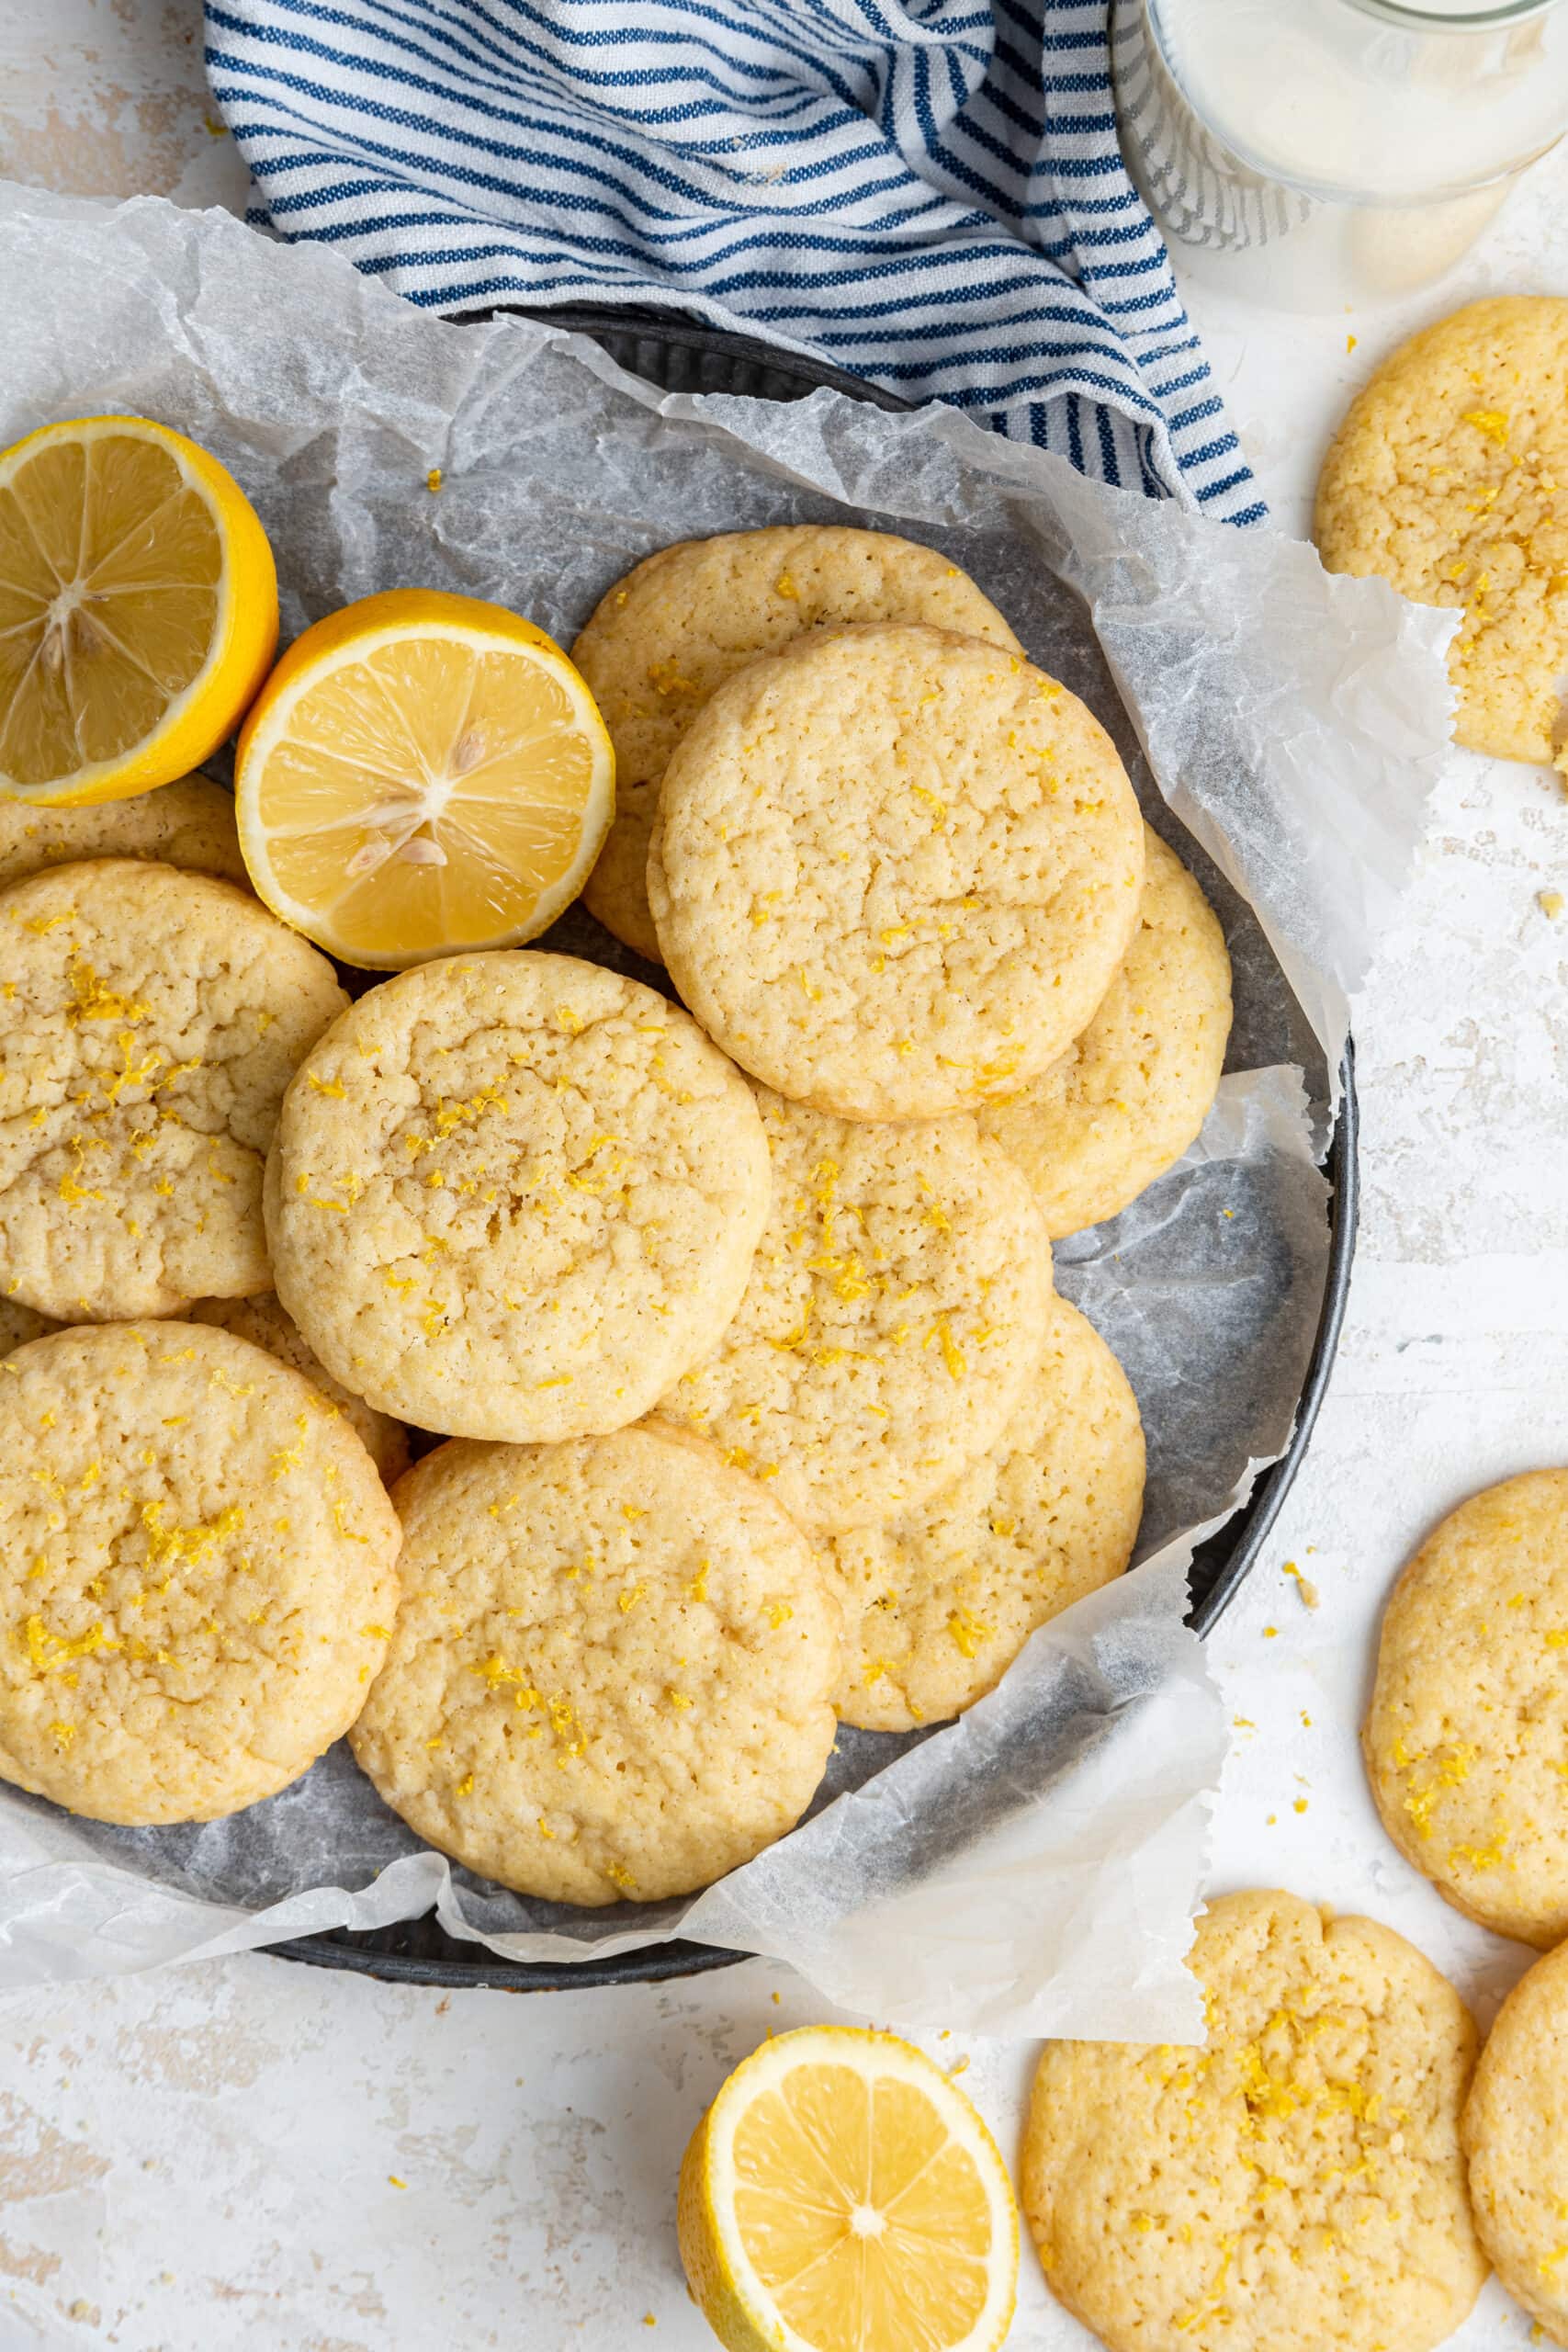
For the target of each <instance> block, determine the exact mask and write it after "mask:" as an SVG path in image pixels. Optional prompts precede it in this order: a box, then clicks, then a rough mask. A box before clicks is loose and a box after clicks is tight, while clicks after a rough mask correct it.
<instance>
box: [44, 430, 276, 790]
mask: <svg viewBox="0 0 1568 2352" xmlns="http://www.w3.org/2000/svg"><path fill="white" fill-rule="evenodd" d="M276 643H277V578H276V571H275V569H274V566H273V560H272V550H271V548H269V547H268V545H267V540H266V534H265V531H264V530H263V529H262V526H261V524H260V522H259V521H258V519H257V517H256V515H255V513H254V509H253V508H252V506H251V504H250V503H249V501H248V500H247V499H246V497H245V494H244V492H243V491H242V490H241V488H240V486H239V484H238V482H236V481H234V480H233V478H232V476H231V474H229V473H228V472H227V471H226V470H225V469H224V468H223V467H222V466H220V464H219V463H218V460H217V459H216V458H212V457H209V455H208V453H207V451H206V450H205V449H201V448H198V447H197V445H196V443H195V442H194V441H188V440H186V437H185V435H183V434H179V433H172V432H170V431H169V430H168V428H167V427H166V426H164V425H161V424H152V423H151V422H149V421H148V420H147V419H146V418H143V417H131V416H97V417H78V418H73V419H72V420H70V421H68V422H66V423H64V424H50V425H45V426H44V427H42V429H41V430H40V431H39V432H37V433H33V434H29V435H28V438H27V439H26V440H25V441H18V442H17V444H16V446H15V447H13V448H10V449H7V450H6V451H5V452H4V454H3V455H0V791H3V792H5V793H6V794H9V795H10V796H12V797H15V798H18V799H26V800H30V801H33V802H36V803H39V804H40V805H42V806H44V807H51V808H61V807H81V806H84V805H85V804H87V803H90V802H93V801H102V800H119V799H126V798H129V797H130V796H131V795H132V794H135V793H141V792H151V791H152V790H154V789H155V788H156V787H157V786H160V785H164V784H172V783H173V782H175V779H176V778H177V777H179V776H183V775H187V774H188V773H189V772H190V770H191V769H192V768H194V767H197V766H198V765H199V764H200V763H201V762H202V761H203V760H205V759H207V758H209V756H210V754H211V753H212V752H215V751H216V750H217V748H218V746H219V744H220V743H221V742H222V741H224V740H225V738H226V737H228V736H229V735H231V734H232V733H233V731H234V729H235V727H236V726H237V725H238V723H239V721H240V719H241V718H242V717H243V713H244V711H245V708H246V707H247V706H248V704H249V703H250V700H251V698H252V696H253V695H254V693H255V691H256V688H257V687H258V686H259V685H260V684H261V682H262V679H263V678H264V677H265V674H266V670H267V666H268V664H269V662H271V660H272V656H273V652H274V650H275V649H276Z"/></svg>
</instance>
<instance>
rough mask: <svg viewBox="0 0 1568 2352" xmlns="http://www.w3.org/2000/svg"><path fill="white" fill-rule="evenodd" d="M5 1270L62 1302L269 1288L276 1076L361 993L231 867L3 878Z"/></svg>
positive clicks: (0, 982)
mask: <svg viewBox="0 0 1568 2352" xmlns="http://www.w3.org/2000/svg"><path fill="white" fill-rule="evenodd" d="M0 995H3V996H4V998H5V1000H6V1004H5V1012H6V1019H5V1024H4V1031H3V1034H0V1288H3V1289H5V1290H6V1291H7V1292H8V1294H9V1295H11V1296H12V1297H14V1298H18V1299H20V1300H21V1301H22V1302H23V1304H24V1305H26V1306H35V1307H37V1308H38V1309H39V1312H40V1313H42V1314H45V1315H52V1316H57V1317H60V1318H61V1319H62V1320H64V1321H70V1322H79V1321H84V1320H89V1319H90V1320H98V1321H102V1320H107V1319H110V1318H113V1317H120V1316H129V1315H168V1314H172V1313H174V1312H175V1311H176V1310H177V1309H178V1308H180V1307H182V1306H186V1305H187V1304H188V1303H189V1302H190V1301H191V1300H192V1299H194V1298H201V1297H204V1296H213V1297H234V1296H239V1295H243V1294H245V1293H247V1292H250V1291H260V1290H265V1289H266V1287H267V1282H268V1275H267V1261H266V1237H265V1231H264V1228H263V1224H262V1205H261V1191H262V1170H263V1166H264V1163H265V1158H266V1150H267V1146H268V1144H269V1143H270V1142H271V1140H272V1130H273V1125H274V1123H275V1121H276V1116H277V1106H278V1103H279V1102H280V1101H281V1100H282V1096H283V1090H284V1088H285V1087H286V1086H287V1084H288V1080H289V1078H290V1076H291V1075H292V1073H293V1071H294V1069H295V1067H296V1066H297V1064H298V1063H299V1060H300V1058H301V1057H302V1056H303V1054H304V1053H305V1050H306V1048H307V1047H308V1046H310V1045H313V1044H314V1042H315V1040H316V1038H317V1037H319V1036H320V1035H321V1031H322V1030H323V1029H324V1028H325V1027H326V1025H327V1023H328V1022H329V1021H331V1019H332V1018H333V1014H334V1013H335V1012H338V1010H339V1009H340V1007H341V1006H342V1005H344V1003H345V1002H346V1001H347V1000H346V999H345V997H344V992H343V990H342V989H340V988H339V986H338V984H337V980H336V978H335V976H334V974H333V967H332V966H331V965H330V964H329V963H328V962H327V959H326V957H325V956H319V955H318V954H317V953H316V950H315V949H314V948H313V947H310V946H308V945H307V944H306V943H305V942H304V940H302V939H300V938H299V937H298V936H297V935H296V934H295V933H293V932H291V931H289V930H288V929H287V928H286V927H285V925H284V924H282V923H280V922H276V920H275V918H274V917H273V916H271V915H269V914H268V913H267V912H266V910H265V908H263V907H259V906H258V905H257V904H256V902H255V900H254V899H252V898H247V897H246V896H245V894H244V893H243V891H240V890H236V889H235V888H233V886H232V885H231V883H228V882H219V881H214V880H211V879H209V877H208V876H205V875H198V874H180V873H176V872H175V869H174V867H173V866H169V865H141V864H139V863H138V862H137V861H136V860H134V859H130V858H105V859H100V860H96V861H94V862H92V863H90V864H86V865H57V866H54V867H51V869H50V871H49V872H47V873H43V874H35V875H32V876H29V877H28V879H27V880H26V881H23V882H16V883H13V884H12V886H11V888H9V889H8V890H6V892H4V893H3V894H0Z"/></svg>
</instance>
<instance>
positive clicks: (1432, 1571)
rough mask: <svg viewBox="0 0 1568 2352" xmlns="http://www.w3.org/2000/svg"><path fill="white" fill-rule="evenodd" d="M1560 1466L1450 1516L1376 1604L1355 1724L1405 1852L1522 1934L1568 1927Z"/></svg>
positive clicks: (1387, 1819)
mask: <svg viewBox="0 0 1568 2352" xmlns="http://www.w3.org/2000/svg"><path fill="white" fill-rule="evenodd" d="M1565 1540H1568V1470H1533V1471H1527V1472H1526V1473H1525V1474H1524V1476H1522V1477H1518V1478H1508V1479H1506V1480H1505V1481H1504V1482H1503V1484H1502V1485H1501V1486H1496V1487H1486V1488H1485V1489H1484V1490H1483V1492H1482V1493H1481V1494H1478V1495H1472V1496H1471V1497H1470V1498H1469V1500H1468V1501H1466V1502H1462V1503H1461V1504H1460V1506H1459V1508H1458V1510H1453V1511H1450V1514H1449V1516H1448V1518H1447V1519H1445V1520H1444V1521H1442V1522H1441V1524H1440V1525H1439V1526H1438V1527H1437V1528H1435V1529H1434V1530H1433V1532H1432V1533H1431V1534H1430V1535H1429V1536H1428V1537H1427V1541H1426V1542H1425V1543H1424V1544H1422V1545H1421V1547H1420V1549H1419V1551H1418V1552H1416V1555H1415V1556H1414V1557H1413V1558H1412V1559H1411V1560H1410V1561H1409V1562H1408V1564H1407V1565H1406V1566H1405V1568H1404V1572H1403V1573H1402V1575H1401V1576H1400V1578H1399V1581H1398V1583H1397V1584H1396V1585H1395V1586H1394V1589H1393V1594H1392V1596H1391V1598H1390V1600H1389V1603H1388V1607H1387V1609H1386V1611H1384V1614H1383V1622H1382V1636H1381V1639H1380V1642H1379V1645H1378V1664H1377V1679H1376V1681H1375V1683H1374V1685H1373V1689H1372V1697H1371V1705H1370V1707H1369V1708H1368V1711H1367V1720H1366V1724H1365V1726H1364V1728H1363V1731H1362V1735H1361V1748H1362V1753H1363V1755H1364V1757H1365V1758H1366V1765H1367V1774H1368V1778H1369V1780H1370V1781H1371V1790H1372V1795H1373V1798H1374V1799H1375V1801H1376V1804H1377V1808H1378V1811H1379V1813H1380V1814H1381V1815H1382V1823H1383V1826H1384V1828H1385V1829H1386V1830H1387V1831H1388V1834H1389V1836H1390V1837H1391V1838H1393V1842H1394V1844H1395V1845H1396V1846H1397V1847H1398V1848H1399V1850H1400V1852H1401V1853H1402V1854H1403V1855H1404V1858H1405V1860H1406V1861H1408V1862H1409V1863H1410V1864H1411V1865H1412V1866H1413V1867H1414V1868H1415V1869H1416V1870H1418V1871H1420V1872H1421V1874H1422V1876H1423V1877H1424V1878H1427V1879H1430V1880H1431V1882H1432V1883H1433V1885H1434V1886H1435V1887H1436V1888H1437V1889H1438V1893H1439V1894H1443V1895H1446V1896H1447V1898H1448V1900H1449V1901H1450V1903H1451V1904H1453V1905H1455V1906H1456V1908H1457V1909H1459V1910H1461V1911H1463V1912H1464V1913H1466V1914H1467V1916H1468V1917H1470V1918H1472V1919H1478V1920H1479V1921H1480V1922H1481V1924H1482V1926H1483V1927H1486V1928H1495V1929H1496V1930H1497V1932H1498V1934H1499V1935H1504V1936H1517V1938H1518V1939H1519V1940H1520V1941H1521V1942H1522V1943H1529V1944H1540V1945H1548V1944H1554V1943H1557V1942H1558V1941H1560V1939H1562V1937H1563V1936H1565V1935H1568V1814H1565V1811H1564V1805H1563V1794H1564V1781H1563V1767H1564V1764H1565V1763H1568V1580H1565V1579H1564V1577H1563V1572H1562V1561H1563V1547H1564V1542H1565Z"/></svg>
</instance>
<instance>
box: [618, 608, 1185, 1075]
mask: <svg viewBox="0 0 1568 2352" xmlns="http://www.w3.org/2000/svg"><path fill="white" fill-rule="evenodd" d="M1143 881H1144V826H1143V820H1142V818H1141V817H1140V816H1139V814H1138V804H1137V802H1136V800H1135V799H1134V795H1133V787H1132V786H1131V785H1130V784H1129V783H1128V781H1127V777H1126V775H1125V772H1124V771H1123V769H1122V763H1121V761H1120V760H1119V759H1118V757H1117V755H1116V750H1115V746H1114V745H1113V744H1112V742H1111V739H1110V737H1109V736H1108V735H1107V734H1106V733H1105V731H1104V729H1102V728H1101V727H1100V725H1099V724H1098V722H1097V721H1096V720H1095V719H1094V718H1091V717H1090V715H1089V712H1088V711H1087V710H1086V709H1085V708H1084V706H1083V704H1082V703H1081V702H1079V701H1078V699H1077V695H1071V694H1069V693H1068V692H1067V690H1066V687H1065V686H1059V685H1058V684H1056V683H1055V680H1054V679H1052V678H1047V677H1046V676H1045V675H1044V674H1043V672H1041V671H1039V670H1035V669H1032V667H1031V666H1030V664H1029V663H1028V662H1025V661H1023V660H1022V659H1021V657H1020V656H1019V655H1017V654H1013V653H1007V652H1004V651H1002V650H998V648H997V647H996V646H992V645H984V644H982V643H981V642H980V641H979V639H976V638H967V637H958V636H955V635H953V633H952V632H951V631H948V630H944V629H933V628H914V627H896V626H889V627H886V628H882V627H866V628H853V629H849V630H846V631H843V632H840V633H839V634H837V635H832V636H828V635H818V636H817V637H814V638H811V639H807V641H806V642H805V643H804V644H803V645H800V646H796V647H792V648H789V649H787V650H785V651H784V652H783V653H777V654H773V655H772V656H770V657H768V658H766V659H764V660H763V661H761V662H752V663H751V665H750V668H749V669H745V670H742V671H741V672H740V673H739V675H738V676H736V677H734V678H731V679H730V681H729V683H728V685H724V686H721V687H720V688H719V690H718V692H717V693H716V695H714V696H713V698H712V700H711V701H710V702H709V703H708V705H707V707H706V708H705V709H704V710H703V711H701V712H700V713H699V714H698V716H697V718H695V719H694V722H693V724H692V726H691V728H690V729H689V730H688V731H687V733H686V735H685V736H684V738H683V739H682V741H681V743H680V744H679V745H678V746H677V747H676V750H675V752H674V754H673V756H672V757H671V762H670V764H669V766H668V768H667V769H666V770H665V774H664V783H663V787H662V790H661V792H660V806H659V814H658V817H657V819H656V820H655V824H654V831H653V839H652V842H651V844H650V846H649V862H648V884H649V905H650V906H651V907H652V910H653V917H654V921H655V922H656V923H657V925H658V928H659V937H660V944H661V945H662V947H663V950H664V960H665V962H666V963H667V964H668V965H669V967H670V971H671V978H673V979H674V981H675V984H676V986H677V987H678V988H679V989H680V991H681V994H682V997H683V998H684V1000H685V1001H686V1002H687V1003H688V1004H689V1005H690V1006H691V1008H692V1010H693V1012H694V1013H695V1014H696V1016H697V1019H698V1020H699V1021H700V1022H701V1023H702V1024H703V1026H704V1028H705V1029H706V1030H707V1032H708V1034H709V1035H710V1036H713V1037H716V1039H717V1040H718V1042H719V1044H720V1045H721V1046H723V1047H724V1048H725V1051H726V1052H727V1053H728V1054H730V1055H731V1056H732V1057H734V1059H735V1060H736V1061H738V1062H739V1063H740V1065H741V1067H742V1068H743V1069H749V1070H750V1071H751V1072H752V1074H753V1075H754V1076H755V1077H757V1078H760V1079H761V1080H763V1082H764V1083H765V1084H766V1085H769V1086H772V1087H773V1088H775V1089H776V1090H777V1091H778V1092H779V1093H781V1094H786V1095H789V1096H790V1097H791V1098H792V1099H794V1100H795V1101H797V1102H803V1103H811V1104H812V1105H813V1107H814V1108H815V1109H817V1110H819V1111H830V1112H834V1113H836V1114H839V1115H840V1116H841V1117H844V1118H853V1119H913V1118H925V1117H931V1116H935V1115H937V1114H942V1113H944V1112H948V1111H956V1110H963V1109H968V1108H972V1107H973V1106H974V1105H975V1104H976V1103H982V1102H984V1101H986V1100H987V1098H988V1097H990V1096H993V1095H995V1094H998V1093H1005V1092H1009V1091H1013V1090H1015V1089H1016V1088H1017V1087H1018V1086H1020V1085H1021V1084H1023V1083H1024V1082H1026V1081H1027V1080H1029V1079H1032V1078H1033V1077H1034V1076H1036V1075H1037V1073H1038V1072H1040V1071H1041V1070H1043V1069H1046V1068H1048V1066H1049V1065H1050V1064H1051V1063H1052V1062H1053V1061H1055V1058H1056V1057H1057V1055H1058V1054H1059V1053H1061V1052H1063V1051H1064V1050H1065V1048H1066V1046H1068V1045H1070V1044H1071V1042H1072V1040H1073V1038H1075V1037H1076V1036H1077V1035H1078V1033H1079V1031H1080V1030H1082V1029H1083V1028H1084V1027H1086V1026H1087V1024H1088V1023H1089V1019H1090V1017H1091V1016H1092V1014H1093V1012H1094V1010H1095V1008H1096V1006H1097V1005H1098V1004H1099V1002H1100V999H1101V997H1103V996H1104V994H1105V991H1106V989H1108V988H1109V987H1110V985H1111V980H1112V978H1114V976H1115V972H1116V967H1117V966H1118V965H1119V964H1120V963H1121V961H1122V956H1124V955H1125V953H1126V950H1127V947H1128V945H1129V944H1130V942H1131V940H1132V938H1133V934H1134V932H1135V930H1136V929H1137V922H1138V903H1139V899H1140V896H1141V893H1142V890H1143Z"/></svg>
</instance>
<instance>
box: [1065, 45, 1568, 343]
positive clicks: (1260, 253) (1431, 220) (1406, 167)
mask: <svg viewBox="0 0 1568 2352" xmlns="http://www.w3.org/2000/svg"><path fill="white" fill-rule="evenodd" d="M1111 57H1112V62H1113V67H1114V72H1115V78H1116V101H1117V117H1118V120H1119V123H1120V126H1121V133H1122V152H1123V153H1124V154H1125V156H1126V159H1127V165H1128V169H1129V170H1130V171H1131V173H1132V175H1133V177H1134V181H1135V182H1136V183H1137V186H1138V187H1139V189H1140V191H1141V193H1142V195H1143V197H1144V199H1145V202H1146V203H1147V205H1148V207H1149V209H1150V210H1151V212H1153V214H1154V216H1155V218H1156V220H1157V221H1158V222H1159V223H1160V226H1161V227H1162V229H1163V230H1164V232H1165V234H1166V237H1167V239H1168V243H1170V246H1171V249H1172V252H1173V254H1175V257H1176V259H1177V260H1178V261H1179V263H1181V264H1182V265H1183V266H1185V267H1189V268H1190V269H1192V270H1194V271H1196V272H1197V273H1198V274H1199V275H1200V276H1201V277H1205V278H1206V279H1208V280H1209V281H1210V282H1212V283H1213V284H1214V285H1216V286H1219V287H1224V288H1229V289H1230V290H1231V291H1233V292H1235V293H1236V294H1239V295H1242V296H1245V297H1247V298H1249V299H1251V300H1255V301H1259V302H1268V303H1274V304H1276V305H1279V306H1280V307H1281V308H1284V309H1287V310H1298V311H1326V310H1337V309H1341V308H1343V307H1344V306H1345V305H1347V304H1356V303H1360V302H1372V301H1378V300H1386V299H1388V298H1389V297H1391V296H1394V295H1398V294H1404V293H1408V292H1409V291H1410V290H1411V288H1414V287H1417V286H1423V285H1426V284H1427V283H1428V282H1429V281H1430V280H1431V279H1433V278H1436V277H1441V276H1442V275H1443V273H1444V272H1445V271H1446V270H1448V269H1449V268H1450V267H1451V266H1452V265H1453V264H1454V263H1455V262H1456V261H1457V260H1458V259H1459V257H1460V255H1461V254H1462V253H1463V252H1464V251H1465V250H1466V248H1467V247H1468V246H1469V245H1470V244H1471V243H1473V241H1474V239H1475V238H1476V237H1477V236H1479V234H1480V233H1481V231H1482V230H1483V228H1484V227H1485V226H1486V223H1487V222H1488V221H1489V220H1491V219H1492V217H1493V215H1494V214H1495V212H1496V210H1497V208H1498V206H1499V205H1500V204H1501V203H1502V201H1503V199H1504V198H1505V197H1506V195H1507V193H1508V190H1509V189H1510V188H1511V187H1513V185H1514V183H1515V181H1516V180H1517V178H1518V176H1519V175H1520V173H1521V172H1523V171H1524V170H1525V169H1526V168H1527V167H1528V166H1529V164H1532V163H1534V162H1535V161H1536V159H1537V158H1538V157H1539V156H1540V155H1542V154H1544V153H1546V151H1547V150H1548V148H1550V147H1551V146H1553V145H1554V144H1555V142H1556V141H1557V140H1558V139H1559V138H1560V137H1561V136H1562V132H1563V130H1564V128H1568V6H1562V4H1561V0H1506V5H1503V6H1497V5H1495V4H1494V5H1492V6H1483V5H1477V0H1114V6H1113V8H1112V12H1111Z"/></svg>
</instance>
